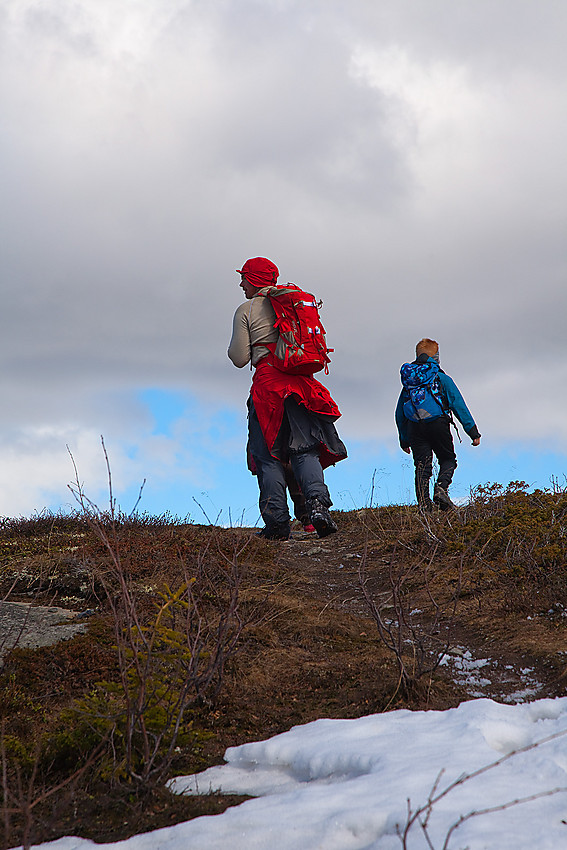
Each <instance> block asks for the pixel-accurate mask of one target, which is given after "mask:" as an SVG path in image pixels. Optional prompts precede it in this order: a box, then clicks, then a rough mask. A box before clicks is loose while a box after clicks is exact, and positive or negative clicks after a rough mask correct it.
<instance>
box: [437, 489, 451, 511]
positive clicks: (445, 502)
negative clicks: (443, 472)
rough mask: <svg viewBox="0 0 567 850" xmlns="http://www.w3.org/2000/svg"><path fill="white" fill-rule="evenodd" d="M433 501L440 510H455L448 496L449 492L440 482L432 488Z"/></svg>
mask: <svg viewBox="0 0 567 850" xmlns="http://www.w3.org/2000/svg"><path fill="white" fill-rule="evenodd" d="M433 501H434V502H435V504H436V505H437V506H438V507H439V508H441V510H442V511H452V510H455V505H454V504H453V502H452V501H451V499H450V498H449V494H448V493H447V491H446V489H445V488H444V487H441V485H440V484H436V485H435V487H434V489H433Z"/></svg>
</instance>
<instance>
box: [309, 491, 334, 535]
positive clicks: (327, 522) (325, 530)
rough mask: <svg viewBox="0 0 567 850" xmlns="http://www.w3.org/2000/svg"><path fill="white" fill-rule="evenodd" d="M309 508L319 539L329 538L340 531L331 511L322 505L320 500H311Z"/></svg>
mask: <svg viewBox="0 0 567 850" xmlns="http://www.w3.org/2000/svg"><path fill="white" fill-rule="evenodd" d="M307 506H308V508H309V516H310V518H311V524H312V525H314V526H315V531H316V532H317V535H318V536H319V537H327V536H328V535H329V534H334V533H335V532H336V531H338V530H339V529H338V528H337V526H336V524H335V523H334V522H333V520H332V519H331V514H330V513H329V509H328V508H326V507H325V505H322V504H321V502H320V501H319V499H309V501H308V502H307Z"/></svg>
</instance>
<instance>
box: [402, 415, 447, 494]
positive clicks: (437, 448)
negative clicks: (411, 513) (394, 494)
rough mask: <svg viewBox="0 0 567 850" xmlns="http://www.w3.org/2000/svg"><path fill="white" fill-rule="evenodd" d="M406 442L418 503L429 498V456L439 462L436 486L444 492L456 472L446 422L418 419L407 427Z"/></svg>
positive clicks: (430, 469) (439, 417) (445, 418)
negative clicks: (411, 461) (410, 457)
mask: <svg viewBox="0 0 567 850" xmlns="http://www.w3.org/2000/svg"><path fill="white" fill-rule="evenodd" d="M408 439H409V444H410V448H411V453H412V455H413V462H414V465H415V492H416V495H417V500H418V502H419V501H421V500H422V499H423V498H425V499H427V498H428V497H429V479H430V478H431V475H432V472H433V455H435V457H436V458H437V460H438V462H439V475H438V476H437V484H439V485H440V486H441V487H443V489H444V490H446V489H447V488H448V487H449V485H450V483H451V481H452V480H453V473H454V472H455V469H456V468H457V455H456V454H455V447H454V445H453V437H452V435H451V431H450V423H449V418H448V417H447V416H438V417H437V418H436V419H422V420H421V421H420V422H412V421H411V420H410V422H409V425H408Z"/></svg>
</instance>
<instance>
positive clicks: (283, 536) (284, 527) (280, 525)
mask: <svg viewBox="0 0 567 850" xmlns="http://www.w3.org/2000/svg"><path fill="white" fill-rule="evenodd" d="M290 533H291V532H290V527H289V522H274V523H270V524H269V525H265V526H264V528H262V530H261V531H257V532H256V537H263V538H264V540H289V537H290Z"/></svg>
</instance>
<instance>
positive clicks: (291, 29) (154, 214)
mask: <svg viewBox="0 0 567 850" xmlns="http://www.w3.org/2000/svg"><path fill="white" fill-rule="evenodd" d="M566 37H567V6H566V5H565V4H564V3H562V2H559V0H474V2H473V0H348V2H347V0H123V2H121V3H116V2H115V0H49V2H45V0H3V3H2V5H1V8H0V98H1V111H2V116H1V117H2V128H3V130H2V134H1V135H0V163H1V166H0V167H1V169H2V193H1V200H0V203H1V205H2V233H1V241H2V245H1V286H2V311H1V313H0V321H1V323H2V328H1V333H0V346H1V360H0V365H1V369H0V381H1V392H2V402H3V403H2V415H1V418H0V515H4V516H16V515H20V514H25V515H28V514H30V513H32V512H34V511H40V510H42V509H43V508H44V507H50V508H52V509H53V508H55V509H56V508H58V507H60V506H65V505H69V504H71V502H72V499H71V496H70V494H69V492H68V489H67V484H68V482H70V481H72V479H73V465H72V462H71V459H70V456H69V450H70V452H71V453H72V455H73V458H74V459H75V462H76V464H77V466H78V469H79V473H80V476H81V480H82V481H83V482H84V485H85V489H86V491H87V493H88V494H89V495H90V496H91V497H92V498H94V499H95V500H96V501H102V502H104V499H105V496H104V493H105V480H106V473H105V469H104V458H103V455H102V451H101V446H100V436H101V435H103V436H104V439H105V443H106V446H107V449H108V452H109V456H110V460H111V464H112V474H113V483H114V488H115V493H116V495H117V496H118V498H119V501H120V502H121V504H122V507H123V508H124V509H125V510H128V509H130V508H131V507H132V505H133V503H134V502H135V501H136V497H137V494H138V492H139V489H140V486H141V483H142V481H143V480H144V479H146V485H145V488H144V493H143V499H142V503H141V508H142V509H146V510H148V511H151V512H162V511H166V510H171V511H172V512H174V513H176V514H178V515H180V516H185V515H186V514H187V513H190V514H191V516H192V517H193V518H194V519H195V520H197V521H199V520H200V519H202V517H203V512H204V513H206V514H207V515H208V516H210V518H211V519H215V518H216V517H217V516H221V519H222V521H224V522H227V521H230V520H232V521H236V520H237V518H238V517H240V518H242V517H244V518H245V521H246V522H247V523H250V524H253V523H254V522H255V521H256V518H257V508H256V499H257V494H256V484H255V481H254V480H253V479H252V478H251V477H250V476H249V475H248V473H247V471H246V469H245V465H244V442H245V400H246V396H247V393H248V388H249V383H250V372H249V371H248V370H247V369H243V370H236V369H235V368H234V367H233V366H232V364H231V363H230V361H229V360H228V359H227V357H226V348H227V344H228V340H229V336H230V330H231V322H232V315H233V312H234V309H235V308H236V306H237V305H238V304H239V302H240V300H241V291H240V290H239V288H238V282H239V277H238V275H236V274H235V272H234V270H235V269H236V268H240V265H241V263H242V262H243V261H244V260H245V259H246V258H247V257H251V256H258V255H262V256H267V257H270V258H271V259H272V260H273V261H274V262H276V263H277V265H278V266H279V268H280V271H281V279H280V280H281V282H285V281H287V280H290V281H294V282H296V283H300V284H301V285H302V286H303V287H304V288H306V289H308V290H309V291H312V292H315V293H316V294H317V296H319V297H320V298H322V299H323V301H324V307H323V312H322V318H323V322H324V324H325V326H326V328H327V333H328V342H329V344H330V345H331V346H332V347H334V349H335V353H334V355H333V363H332V367H331V374H330V376H329V378H328V381H327V383H328V386H329V388H330V389H331V391H332V393H333V394H334V396H335V398H336V400H337V402H338V404H339V406H340V408H341V410H342V411H343V417H342V419H341V420H339V423H338V424H339V430H340V433H341V436H342V437H343V439H344V440H345V442H346V443H347V445H348V448H349V449H350V455H351V457H350V459H349V460H347V461H345V462H343V463H341V464H339V465H338V466H337V467H336V469H334V470H330V471H329V474H328V476H327V480H328V483H329V485H330V488H331V490H332V494H333V497H334V501H335V505H336V506H337V507H339V508H345V509H348V508H350V507H353V506H354V505H357V506H359V505H361V504H364V503H365V502H366V501H368V499H369V497H370V495H373V498H374V501H378V502H403V501H408V500H410V499H411V497H412V493H411V479H412V473H411V468H410V465H409V463H410V462H409V459H408V458H407V456H406V455H404V454H403V453H402V452H401V451H400V450H399V448H398V447H397V439H396V434H395V429H394V426H393V408H394V406H395V402H396V398H397V394H398V391H399V366H400V364H401V363H402V362H404V361H405V360H408V359H412V357H413V349H414V345H415V342H416V341H417V340H418V339H419V338H421V337H422V336H430V337H433V338H435V339H437V340H439V342H440V346H441V362H442V365H443V367H444V368H445V370H446V371H447V372H448V373H449V374H451V375H452V377H453V378H454V379H455V380H456V381H457V383H458V385H459V386H460V388H461V390H462V391H463V394H464V395H465V398H466V399H467V402H468V403H469V406H470V408H471V410H472V413H473V415H474V416H475V419H476V420H477V423H478V426H479V429H480V431H481V432H482V434H483V440H482V445H481V446H480V447H479V448H477V449H473V448H472V447H471V446H470V441H469V440H468V439H467V438H465V440H464V442H463V444H462V446H461V445H458V453H459V460H460V463H459V469H458V470H457V474H456V477H455V484H454V490H453V492H454V494H455V496H456V497H463V496H466V494H467V493H468V492H469V489H470V487H472V486H475V485H476V484H478V483H482V482H487V481H500V482H502V483H507V482H508V481H510V480H513V479H524V480H526V481H528V482H529V483H530V484H532V485H534V486H543V487H545V486H548V485H549V484H550V478H551V476H555V477H556V479H557V480H558V481H559V482H560V483H564V475H565V474H566V473H567V452H566V445H567V404H566V402H565V392H564V388H565V386H566V385H567V360H566V357H565V352H564V335H565V318H566V306H567V293H566V286H565V278H566V272H567V262H566V238H565V237H566V233H567V227H566V225H567V222H566V209H567V200H566V199H567V168H566V167H565V151H566V150H567V99H566V97H565V83H566V71H567V53H566V51H565V42H566ZM562 343H563V344H562ZM67 447H68V448H67ZM373 481H374V492H373V494H372V493H371V488H372V483H373Z"/></svg>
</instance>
